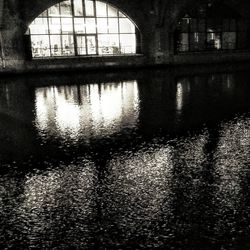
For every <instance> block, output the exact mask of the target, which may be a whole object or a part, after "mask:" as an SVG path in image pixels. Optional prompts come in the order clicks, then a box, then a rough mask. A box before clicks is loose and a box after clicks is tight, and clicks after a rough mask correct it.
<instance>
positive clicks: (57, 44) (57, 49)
mask: <svg viewBox="0 0 250 250" xmlns="http://www.w3.org/2000/svg"><path fill="white" fill-rule="evenodd" d="M50 46H51V54H52V56H61V55H62V45H61V36H60V35H52V36H50Z"/></svg>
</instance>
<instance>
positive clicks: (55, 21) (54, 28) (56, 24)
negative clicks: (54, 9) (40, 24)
mask: <svg viewBox="0 0 250 250" xmlns="http://www.w3.org/2000/svg"><path fill="white" fill-rule="evenodd" d="M49 31H50V34H60V33H61V21H60V18H56V17H55V18H49Z"/></svg>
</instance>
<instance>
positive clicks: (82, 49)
mask: <svg viewBox="0 0 250 250" xmlns="http://www.w3.org/2000/svg"><path fill="white" fill-rule="evenodd" d="M76 42H77V54H78V55H86V54H87V51H86V37H85V36H77V38H76Z"/></svg>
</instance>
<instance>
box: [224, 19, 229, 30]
mask: <svg viewBox="0 0 250 250" xmlns="http://www.w3.org/2000/svg"><path fill="white" fill-rule="evenodd" d="M223 31H230V19H224V20H223Z"/></svg>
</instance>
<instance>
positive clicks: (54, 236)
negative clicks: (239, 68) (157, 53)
mask: <svg viewBox="0 0 250 250" xmlns="http://www.w3.org/2000/svg"><path fill="white" fill-rule="evenodd" d="M249 79H250V75H249V73H248V72H225V73H206V74H192V75H191V76H190V75H186V74H180V73H176V72H171V71H165V70H158V71H145V72H144V71H142V72H131V73H126V74H124V73H123V74H109V75H103V77H96V76H94V75H92V76H85V75H84V76H83V75H75V76H60V77H59V76H56V75H55V76H53V77H52V76H50V77H40V78H39V77H37V78H34V77H33V78H32V77H30V78H27V77H26V78H18V79H13V78H9V79H3V80H2V82H1V85H0V140H1V144H0V162H1V172H2V174H1V175H0V218H1V222H0V224H1V227H0V228H1V229H0V232H1V233H0V242H1V245H2V248H3V249H27V248H35V249H36V248H37V249H248V248H249V247H250V240H249V234H250V217H249V215H250V196H249V193H250V192H249V191H250V190H249V184H250V174H249V166H250V156H249V155H250V154H249V148H250V147H249V146H250V102H249V96H250V87H249V86H250V80H249Z"/></svg>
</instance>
